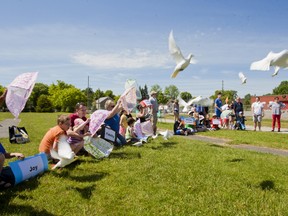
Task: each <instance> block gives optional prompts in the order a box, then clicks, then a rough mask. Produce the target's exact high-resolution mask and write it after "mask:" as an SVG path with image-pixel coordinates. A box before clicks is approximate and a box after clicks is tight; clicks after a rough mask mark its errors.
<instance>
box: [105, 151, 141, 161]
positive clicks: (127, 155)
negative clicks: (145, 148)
mask: <svg viewBox="0 0 288 216" xmlns="http://www.w3.org/2000/svg"><path fill="white" fill-rule="evenodd" d="M115 158H117V159H135V158H141V154H140V153H139V152H138V153H136V152H135V153H125V152H112V153H111V154H110V155H109V159H115Z"/></svg>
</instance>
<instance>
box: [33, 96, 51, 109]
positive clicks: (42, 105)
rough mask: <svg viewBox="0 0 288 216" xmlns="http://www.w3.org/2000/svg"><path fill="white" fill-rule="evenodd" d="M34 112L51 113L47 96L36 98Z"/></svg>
mask: <svg viewBox="0 0 288 216" xmlns="http://www.w3.org/2000/svg"><path fill="white" fill-rule="evenodd" d="M36 112H53V105H52V102H51V101H50V100H49V97H48V95H40V96H39V97H38V100H37V105H36Z"/></svg>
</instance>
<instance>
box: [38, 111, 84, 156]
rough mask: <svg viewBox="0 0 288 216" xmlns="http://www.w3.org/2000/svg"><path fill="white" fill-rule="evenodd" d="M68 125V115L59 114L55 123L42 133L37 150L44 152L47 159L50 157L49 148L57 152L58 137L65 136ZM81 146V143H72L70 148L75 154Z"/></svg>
mask: <svg viewBox="0 0 288 216" xmlns="http://www.w3.org/2000/svg"><path fill="white" fill-rule="evenodd" d="M69 127H70V117H69V116H68V115H60V116H59V117H58V119H57V125H56V126H55V127H53V128H50V129H49V130H48V131H47V133H46V134H45V135H44V137H43V139H42V141H41V143H40V145H39V152H44V153H45V154H46V155H47V158H48V160H49V159H52V157H51V154H50V149H52V148H53V149H54V150H55V151H56V152H57V149H58V142H59V139H60V137H61V136H63V135H64V136H67V130H68V129H69ZM67 138H68V137H67ZM82 147H83V146H81V145H78V146H77V145H72V146H71V149H72V151H73V152H74V153H75V155H76V154H77V153H78V152H79V150H80V149H81V148H82Z"/></svg>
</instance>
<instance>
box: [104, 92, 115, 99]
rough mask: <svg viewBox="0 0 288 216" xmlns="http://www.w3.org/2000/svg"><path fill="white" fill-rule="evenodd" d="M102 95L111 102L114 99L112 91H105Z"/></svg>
mask: <svg viewBox="0 0 288 216" xmlns="http://www.w3.org/2000/svg"><path fill="white" fill-rule="evenodd" d="M104 95H105V96H106V97H110V98H112V99H113V100H114V99H115V95H114V94H113V91H112V90H106V91H105V92H104Z"/></svg>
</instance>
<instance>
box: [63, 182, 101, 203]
mask: <svg viewBox="0 0 288 216" xmlns="http://www.w3.org/2000/svg"><path fill="white" fill-rule="evenodd" d="M95 188H96V185H92V186H88V187H84V188H80V187H70V188H68V189H73V190H75V191H77V192H79V193H80V195H81V197H82V198H84V199H87V200H89V199H90V198H91V196H92V194H93V193H92V192H93V191H94V190H95Z"/></svg>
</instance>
